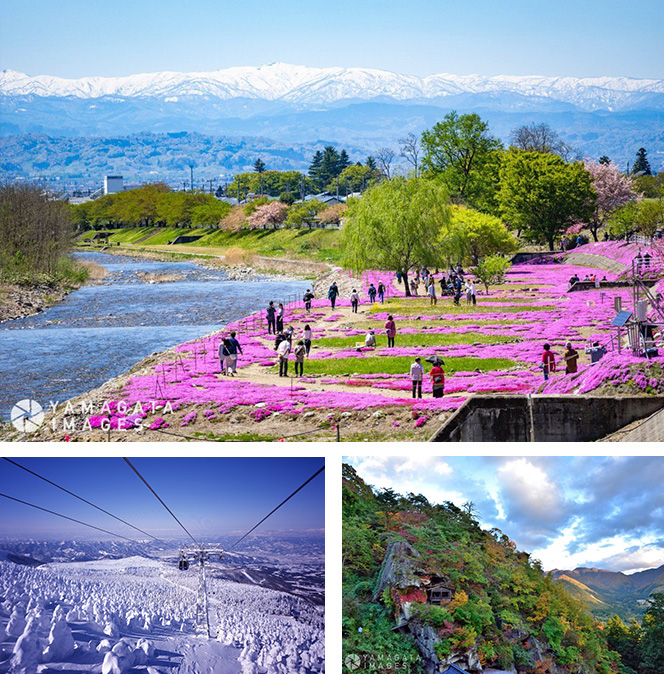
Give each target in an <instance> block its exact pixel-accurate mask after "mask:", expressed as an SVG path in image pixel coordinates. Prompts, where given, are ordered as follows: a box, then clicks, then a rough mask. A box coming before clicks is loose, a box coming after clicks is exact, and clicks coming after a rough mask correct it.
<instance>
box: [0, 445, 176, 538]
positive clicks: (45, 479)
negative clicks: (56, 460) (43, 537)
mask: <svg viewBox="0 0 664 674" xmlns="http://www.w3.org/2000/svg"><path fill="white" fill-rule="evenodd" d="M2 458H3V459H4V460H5V461H9V463H11V464H14V465H15V466H16V467H17V468H21V469H22V470H24V471H26V472H27V473H30V474H31V475H34V476H35V477H38V478H39V479H40V480H44V482H48V484H50V485H53V486H54V487H57V488H58V489H60V490H62V491H64V492H65V493H67V494H69V495H70V496H73V497H74V498H77V499H78V500H79V501H83V503H87V504H88V505H89V506H92V507H93V508H96V509H97V510H99V511H101V512H103V513H105V514H106V515H109V516H110V517H112V518H113V519H116V520H117V521H118V522H122V524H126V525H127V526H128V527H131V528H132V529H135V530H136V531H140V532H141V533H142V534H145V535H146V536H149V537H150V538H153V539H154V540H155V541H159V543H163V544H164V545H167V546H169V547H170V544H169V543H166V541H162V540H161V539H160V538H157V537H156V536H153V535H152V534H149V533H148V532H147V531H143V529H139V528H138V527H135V526H134V525H133V524H129V522H125V520H123V519H122V518H120V517H116V516H115V515H114V514H113V513H109V512H108V510H104V509H103V508H100V507H99V506H98V505H95V504H94V503H91V502H90V501H87V500H86V499H84V498H83V497H82V496H78V494H74V492H73V491H69V489H65V488H64V487H61V486H60V485H59V484H56V483H55V482H52V481H51V480H49V479H48V478H45V477H44V476H43V475H39V473H35V472H34V471H33V470H30V469H29V468H26V467H25V466H22V465H21V464H20V463H16V461H12V460H11V459H8V458H7V457H6V456H3V457H2ZM128 540H131V539H128Z"/></svg>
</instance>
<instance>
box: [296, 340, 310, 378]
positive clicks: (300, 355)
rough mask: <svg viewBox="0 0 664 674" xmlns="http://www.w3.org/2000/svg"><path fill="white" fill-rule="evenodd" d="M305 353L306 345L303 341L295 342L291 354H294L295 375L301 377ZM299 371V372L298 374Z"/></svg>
mask: <svg viewBox="0 0 664 674" xmlns="http://www.w3.org/2000/svg"><path fill="white" fill-rule="evenodd" d="M306 353H307V347H306V346H305V345H304V342H303V341H302V340H300V341H299V342H298V343H297V346H296V347H295V348H294V349H293V355H294V356H295V376H296V377H298V376H299V377H303V376H304V356H305V355H306ZM298 372H299V374H298Z"/></svg>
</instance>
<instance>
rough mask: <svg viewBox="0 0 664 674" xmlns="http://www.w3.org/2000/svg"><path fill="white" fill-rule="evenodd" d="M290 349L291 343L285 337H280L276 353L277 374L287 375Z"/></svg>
mask: <svg viewBox="0 0 664 674" xmlns="http://www.w3.org/2000/svg"><path fill="white" fill-rule="evenodd" d="M290 351H291V343H290V342H289V341H288V340H287V339H282V340H281V341H280V342H279V346H278V347H277V354H278V355H279V376H280V377H287V376H288V355H289V354H290Z"/></svg>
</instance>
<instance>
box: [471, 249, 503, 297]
mask: <svg viewBox="0 0 664 674" xmlns="http://www.w3.org/2000/svg"><path fill="white" fill-rule="evenodd" d="M510 266H511V265H510V261H509V260H506V259H505V258H504V257H502V256H501V255H491V256H489V257H487V258H486V259H485V260H482V262H481V263H480V264H478V265H477V267H475V269H473V274H474V275H475V278H476V279H477V280H478V281H479V282H480V283H483V284H484V288H485V289H486V293H487V295H488V294H489V286H490V285H497V284H499V283H502V282H503V280H504V279H505V273H506V272H507V270H508V269H509V268H510Z"/></svg>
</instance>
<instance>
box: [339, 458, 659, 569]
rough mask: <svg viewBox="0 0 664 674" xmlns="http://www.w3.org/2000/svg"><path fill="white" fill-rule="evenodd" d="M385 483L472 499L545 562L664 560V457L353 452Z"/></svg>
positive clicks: (606, 565)
mask: <svg viewBox="0 0 664 674" xmlns="http://www.w3.org/2000/svg"><path fill="white" fill-rule="evenodd" d="M345 461H346V462H347V463H350V464H351V465H353V466H354V467H355V469H356V470H357V472H358V474H359V475H360V477H362V478H363V479H364V480H365V481H366V482H367V483H369V484H371V485H372V486H373V487H375V488H385V487H391V488H392V489H394V490H395V491H396V492H398V493H401V494H405V493H407V492H412V493H415V494H423V495H424V496H426V497H427V498H428V499H429V501H431V502H434V503H442V502H443V501H452V502H453V503H455V504H457V505H462V504H463V503H464V502H466V501H472V502H473V503H474V504H475V508H476V509H477V512H478V516H479V520H480V522H481V524H482V526H483V527H484V528H491V527H497V528H498V529H500V530H501V531H503V533H505V534H507V535H508V536H509V537H510V538H511V539H512V540H514V541H515V542H516V544H517V546H518V547H519V549H521V550H526V551H528V552H530V553H531V554H532V555H533V556H534V557H535V558H537V559H540V560H541V561H542V564H543V566H544V568H545V569H547V570H550V569H554V568H558V569H574V568H576V567H580V566H585V567H597V568H602V569H608V570H610V571H623V572H625V573H630V572H633V571H638V570H641V569H645V568H653V567H658V566H661V565H662V564H664V489H663V488H662V485H664V457H517V456H512V457H421V458H420V457H384V456H369V457H367V456H361V457H346V458H345Z"/></svg>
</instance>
